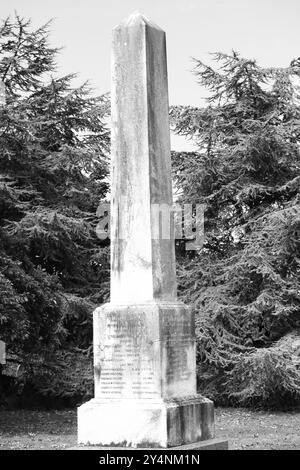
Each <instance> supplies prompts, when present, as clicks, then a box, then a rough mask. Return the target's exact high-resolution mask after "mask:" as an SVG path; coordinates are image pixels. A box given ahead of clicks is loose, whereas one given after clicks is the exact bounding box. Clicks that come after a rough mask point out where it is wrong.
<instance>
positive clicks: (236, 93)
mask: <svg viewBox="0 0 300 470" xmlns="http://www.w3.org/2000/svg"><path fill="white" fill-rule="evenodd" d="M213 59H214V63H215V67H213V66H207V65H205V64H203V63H202V62H201V61H199V60H195V69H194V73H195V75H196V78H197V80H198V81H199V84H200V85H201V86H202V87H204V88H206V89H207V90H208V91H209V98H208V103H207V106H205V107H203V108H196V107H190V106H176V107H173V108H172V110H171V119H172V125H173V128H174V130H175V132H176V133H178V134H181V135H185V136H187V137H189V138H191V139H193V141H194V142H195V144H196V146H197V147H198V151H196V152H184V153H182V152H173V167H174V178H175V181H176V184H177V187H178V188H179V189H180V200H181V201H182V202H189V203H191V202H192V203H195V204H197V203H202V204H205V205H206V211H205V243H204V246H203V249H202V250H201V251H200V252H197V253H195V252H186V253H182V252H181V256H180V263H179V277H180V292H181V295H182V297H183V299H184V300H185V301H186V302H187V303H191V304H193V306H194V308H195V310H196V315H197V316H196V318H197V320H196V321H197V330H196V332H197V338H198V369H199V370H198V371H199V377H198V378H199V387H200V389H201V391H202V392H203V393H204V394H207V395H209V396H210V397H211V398H213V399H215V400H216V401H217V402H219V403H226V404H238V405H245V406H247V405H255V406H259V405H261V406H263V405H264V406H282V405H284V404H288V405H291V404H292V403H297V402H298V403H299V398H300V369H299V366H300V357H299V353H300V348H299V347H300V338H299V336H298V330H299V325H300V286H299V250H300V242H299V229H300V210H299V209H300V207H299V183H300V173H299V163H300V158H299V139H300V107H299V76H300V67H299V61H298V62H297V61H296V60H294V61H293V62H292V63H291V65H290V66H289V67H287V68H284V69H283V68H282V69H265V68H262V67H259V66H258V65H257V63H256V62H255V61H254V60H248V59H244V58H242V57H240V55H239V54H237V53H236V52H234V51H233V52H232V54H231V55H226V54H221V53H217V54H213Z"/></svg>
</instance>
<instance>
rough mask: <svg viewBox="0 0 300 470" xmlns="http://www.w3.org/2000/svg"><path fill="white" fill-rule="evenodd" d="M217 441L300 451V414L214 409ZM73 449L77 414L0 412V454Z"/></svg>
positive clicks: (248, 447)
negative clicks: (224, 440)
mask: <svg viewBox="0 0 300 470" xmlns="http://www.w3.org/2000/svg"><path fill="white" fill-rule="evenodd" d="M216 437H224V438H227V439H228V440H229V448H230V449H245V450H251V449H253V450H255V449H294V450H295V449H298V450H300V412H263V411H249V410H245V409H233V408H217V409H216ZM74 445H76V410H63V411H53V410H52V411H29V410H18V411H0V450H4V449H15V450H17V449H27V450H30V449H50V450H56V449H67V448H70V447H72V446H74Z"/></svg>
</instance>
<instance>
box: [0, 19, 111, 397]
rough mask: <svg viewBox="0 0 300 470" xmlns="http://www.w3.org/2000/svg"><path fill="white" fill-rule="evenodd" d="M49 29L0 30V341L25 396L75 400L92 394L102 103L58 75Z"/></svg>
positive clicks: (99, 271)
mask: <svg viewBox="0 0 300 470" xmlns="http://www.w3.org/2000/svg"><path fill="white" fill-rule="evenodd" d="M48 32H49V24H46V25H44V26H42V27H41V28H39V29H37V30H35V29H33V28H32V27H31V24H30V21H25V20H24V19H22V18H20V17H18V16H16V17H15V18H14V19H7V20H5V21H4V22H3V24H2V27H1V30H0V79H1V80H2V83H3V84H4V90H5V93H6V104H5V105H2V106H1V109H0V148H1V153H0V291H1V296H0V325H1V338H2V339H3V340H4V341H6V343H7V345H8V353H9V355H12V357H14V358H15V360H18V361H20V362H21V363H22V364H23V365H24V367H25V370H26V373H25V375H24V377H23V379H22V381H21V382H22V388H23V390H24V387H25V390H27V391H30V393H32V390H33V391H34V392H35V393H38V394H42V395H45V396H47V397H48V398H49V397H51V396H52V395H53V396H60V395H63V396H65V397H69V396H70V397H72V396H73V395H74V397H78V396H84V395H86V394H87V393H88V392H90V391H91V386H92V374H90V375H89V376H87V374H86V370H88V369H87V365H86V362H87V358H88V362H89V364H90V362H91V337H92V336H91V315H90V313H91V311H92V310H93V308H94V307H95V305H97V304H99V303H101V302H103V299H104V297H103V296H104V295H105V293H106V292H107V282H108V248H107V247H105V246H103V245H102V246H101V244H100V242H99V240H98V239H97V237H96V234H95V226H96V223H97V219H96V209H97V206H98V204H99V202H100V201H101V200H104V199H105V196H106V192H107V189H108V183H107V173H108V167H107V155H108V149H109V133H108V130H107V128H106V126H105V124H104V120H105V116H106V114H107V112H108V109H109V104H108V99H107V97H106V96H102V97H98V98H95V97H93V96H92V94H91V90H90V88H89V86H88V84H87V83H86V84H83V85H82V86H79V87H74V86H73V85H72V82H73V81H74V78H75V76H74V75H68V76H64V77H57V76H56V74H55V57H56V55H57V53H58V50H57V49H53V48H51V47H50V45H49V41H48ZM78 368H79V369H80V370H79V369H78ZM89 369H91V366H89ZM1 382H2V385H3V383H4V377H3V380H2V381H1ZM19 385H20V384H19Z"/></svg>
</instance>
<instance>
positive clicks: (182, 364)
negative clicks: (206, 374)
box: [161, 307, 196, 397]
mask: <svg viewBox="0 0 300 470" xmlns="http://www.w3.org/2000/svg"><path fill="white" fill-rule="evenodd" d="M161 325H162V326H161V328H162V369H163V378H164V381H163V395H164V396H166V397H170V396H186V395H189V394H194V393H196V349H195V326H194V317H193V315H192V313H191V312H190V310H189V309H187V308H185V307H182V308H177V309H170V311H169V312H167V311H164V315H163V317H162V321H161Z"/></svg>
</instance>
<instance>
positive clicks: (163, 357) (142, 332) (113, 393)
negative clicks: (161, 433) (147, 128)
mask: <svg viewBox="0 0 300 470" xmlns="http://www.w3.org/2000/svg"><path fill="white" fill-rule="evenodd" d="M194 331H195V328H194V317H193V315H192V313H191V311H190V309H189V308H187V307H186V306H185V305H184V304H182V303H180V302H177V303H175V302H173V303H171V302H165V303H149V304H139V305H128V306H126V305H125V306H124V305H114V304H106V305H104V306H102V307H99V308H98V309H97V310H96V311H95V312H94V332H95V334H94V368H95V397H97V398H108V397H109V398H137V399H138V398H142V399H145V398H150V399H151V398H152V399H158V398H161V397H163V398H169V397H174V396H176V397H180V396H187V395H194V394H195V393H196V370H195V367H196V364H195V337H194Z"/></svg>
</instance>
